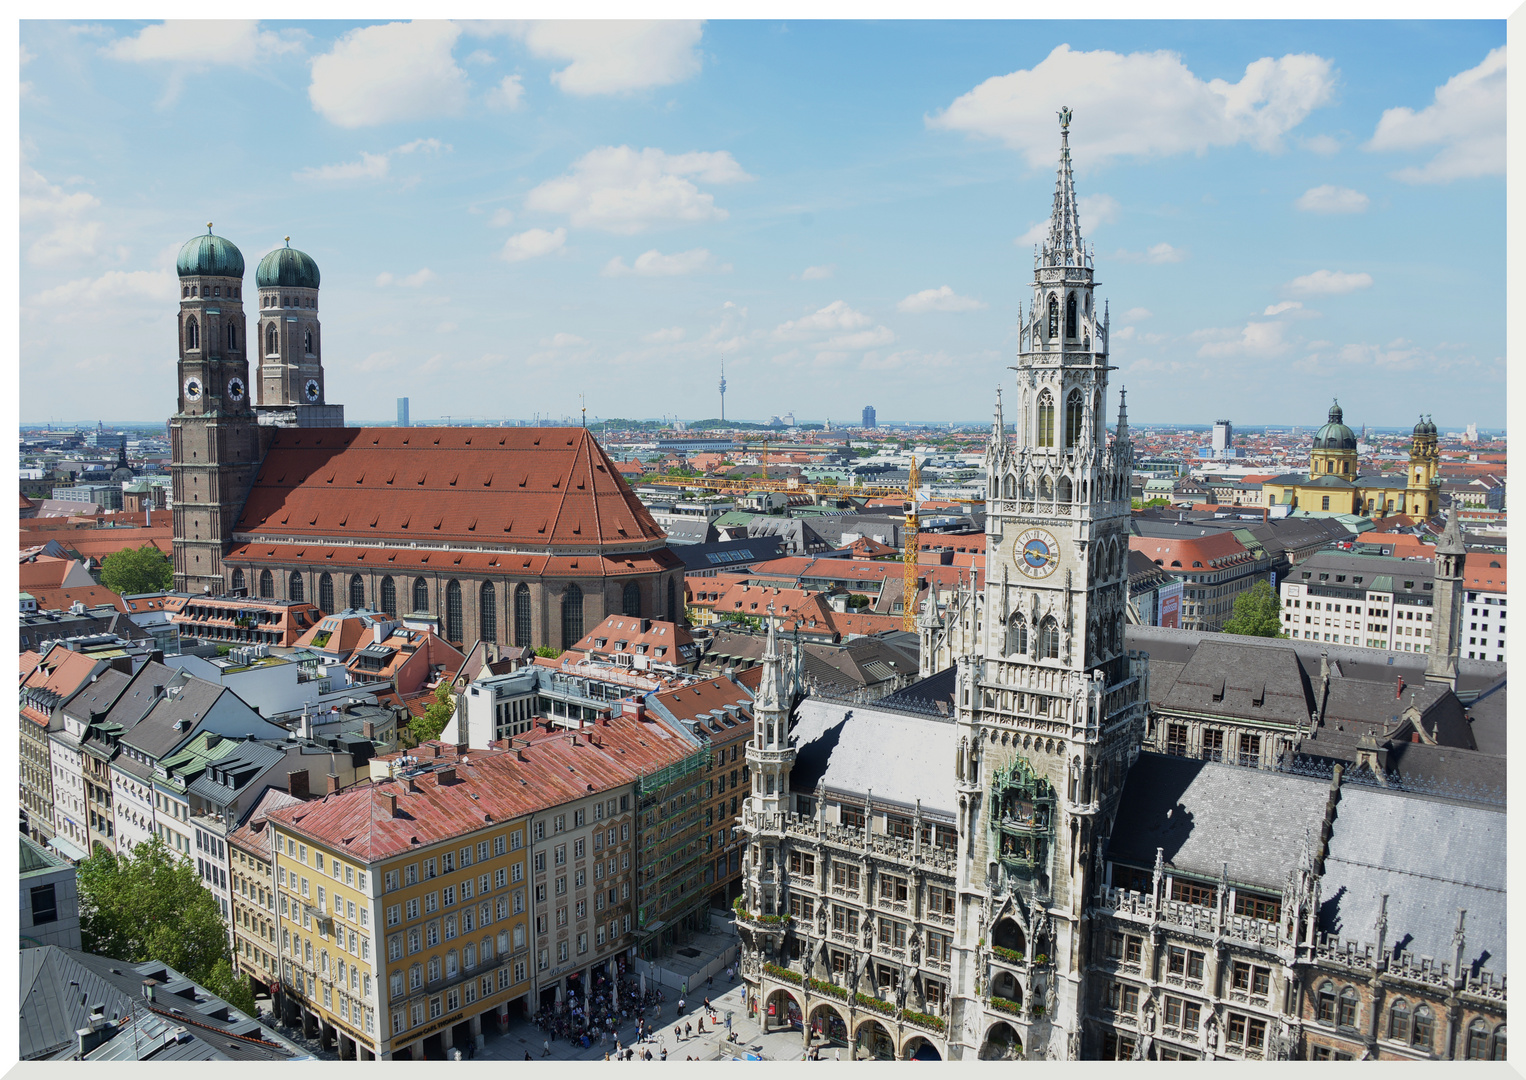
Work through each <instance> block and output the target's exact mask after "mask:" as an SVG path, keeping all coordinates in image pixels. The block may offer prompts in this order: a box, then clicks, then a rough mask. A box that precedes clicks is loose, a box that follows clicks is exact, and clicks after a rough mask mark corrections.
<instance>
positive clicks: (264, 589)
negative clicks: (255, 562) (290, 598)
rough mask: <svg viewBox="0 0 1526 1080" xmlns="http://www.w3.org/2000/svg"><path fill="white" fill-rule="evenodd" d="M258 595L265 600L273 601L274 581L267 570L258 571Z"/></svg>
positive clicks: (274, 592) (274, 593)
mask: <svg viewBox="0 0 1526 1080" xmlns="http://www.w3.org/2000/svg"><path fill="white" fill-rule="evenodd" d="M260 595H261V596H262V597H264V598H265V599H266V600H274V599H275V595H276V579H275V578H274V577H272V576H271V574H270V571H269V570H261V571H260Z"/></svg>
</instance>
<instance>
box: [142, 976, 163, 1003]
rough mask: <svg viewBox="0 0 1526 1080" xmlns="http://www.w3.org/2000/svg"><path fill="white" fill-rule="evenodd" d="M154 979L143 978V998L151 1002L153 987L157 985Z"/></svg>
mask: <svg viewBox="0 0 1526 1080" xmlns="http://www.w3.org/2000/svg"><path fill="white" fill-rule="evenodd" d="M158 985H159V984H158V982H157V981H155V980H154V979H144V980H143V1000H144V1001H147V1002H150V1003H152V1002H153V1000H154V987H155V986H158Z"/></svg>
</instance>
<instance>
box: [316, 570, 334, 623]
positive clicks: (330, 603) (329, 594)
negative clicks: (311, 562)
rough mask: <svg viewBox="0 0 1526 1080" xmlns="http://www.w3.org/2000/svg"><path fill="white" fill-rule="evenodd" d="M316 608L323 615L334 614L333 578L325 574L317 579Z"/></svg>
mask: <svg viewBox="0 0 1526 1080" xmlns="http://www.w3.org/2000/svg"><path fill="white" fill-rule="evenodd" d="M318 608H319V610H321V611H322V612H323V613H324V614H325V615H332V614H334V578H333V575H331V574H327V573H325V574H324V575H323V576H322V577H320V578H319V579H318Z"/></svg>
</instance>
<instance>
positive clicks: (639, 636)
mask: <svg viewBox="0 0 1526 1080" xmlns="http://www.w3.org/2000/svg"><path fill="white" fill-rule="evenodd" d="M642 623H645V624H646V629H645V630H643V629H642V628H641V624H642ZM600 642H603V644H600ZM693 644H694V637H693V636H692V635H691V634H690V633H689V628H688V627H687V626H682V625H676V624H674V623H670V622H663V621H662V620H660V619H642V618H640V617H638V616H635V615H609V616H606V617H605V619H604V621H603V622H601V623H600V624H599V625H598V626H595V627H594V628H593V629H592V630H590V631H589V632H588V633H587V634H585V635H583V639H582V640H581V641H579V642H578V643H577V644H576V645H574V646H573V647H572V649H571V650H570V651H572V652H580V653H585V654H612V653H617V652H622V653H634V652H638V651H641V650H638V649H637V646H638V645H645V646H646V647H647V648H646V650H645V651H643V653H642V654H643V655H646V656H650V657H651V658H652V659H655V660H661V661H662V662H664V663H670V664H684V663H687V662H688V661H689V660H691V659H692V658H693V654H692V652H691V653H690V655H688V656H683V655H680V653H679V649H680V648H681V647H682V646H684V645H689V646H692V645H693ZM658 649H664V650H665V651H664V652H663V653H662V654H661V655H658V653H657V650H658Z"/></svg>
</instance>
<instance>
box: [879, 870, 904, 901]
mask: <svg viewBox="0 0 1526 1080" xmlns="http://www.w3.org/2000/svg"><path fill="white" fill-rule="evenodd" d="M906 895H907V893H906V879H905V878H903V877H894V876H892V875H890V874H881V875H880V899H881V900H888V901H895V902H897V903H905V902H906Z"/></svg>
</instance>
